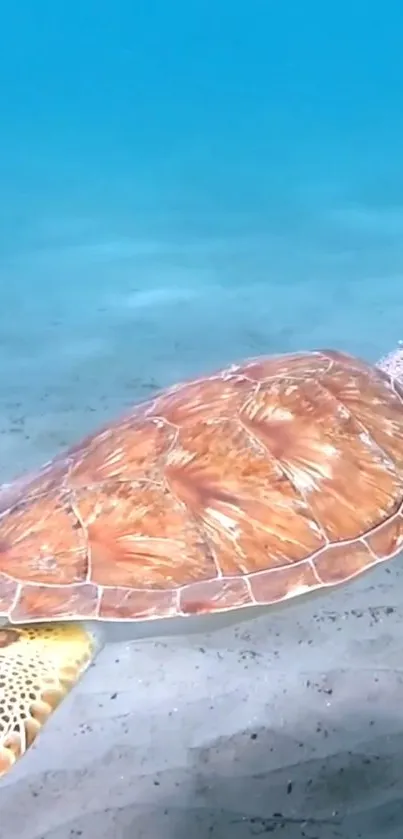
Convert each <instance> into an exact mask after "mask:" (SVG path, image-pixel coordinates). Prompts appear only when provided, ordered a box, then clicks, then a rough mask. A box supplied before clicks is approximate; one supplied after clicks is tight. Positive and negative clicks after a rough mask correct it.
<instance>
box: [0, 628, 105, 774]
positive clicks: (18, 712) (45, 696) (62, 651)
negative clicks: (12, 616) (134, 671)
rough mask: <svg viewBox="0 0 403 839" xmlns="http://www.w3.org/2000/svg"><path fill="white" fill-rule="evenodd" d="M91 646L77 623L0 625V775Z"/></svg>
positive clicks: (86, 660)
mask: <svg viewBox="0 0 403 839" xmlns="http://www.w3.org/2000/svg"><path fill="white" fill-rule="evenodd" d="M95 651H96V645H95V640H94V638H93V637H92V635H91V634H90V633H89V632H87V630H86V629H84V627H83V626H81V625H80V624H75V623H54V624H45V623H39V624H31V625H24V626H9V625H7V626H3V627H0V777H1V776H2V775H5V774H6V773H7V772H8V771H9V770H10V769H11V768H12V766H13V765H14V763H15V762H16V761H17V760H18V758H20V757H22V755H23V754H24V752H26V750H27V749H28V748H29V746H31V745H32V743H33V742H34V740H35V738H36V736H37V735H38V734H39V732H40V730H41V728H42V726H43V725H44V724H45V722H46V721H47V719H48V718H49V717H50V716H51V714H52V713H53V711H54V710H55V709H56V708H57V706H58V705H59V703H60V702H61V701H62V699H64V697H65V696H67V694H68V693H69V692H70V690H71V689H72V688H73V687H74V685H75V684H76V682H77V681H78V680H79V678H80V676H81V675H82V673H83V672H84V671H85V670H86V668H87V667H88V665H89V664H90V663H91V661H92V659H93V657H94V654H95Z"/></svg>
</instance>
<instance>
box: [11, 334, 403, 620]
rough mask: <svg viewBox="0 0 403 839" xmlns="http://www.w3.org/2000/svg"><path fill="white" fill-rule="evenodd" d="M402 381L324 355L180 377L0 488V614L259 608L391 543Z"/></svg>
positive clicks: (399, 491)
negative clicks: (23, 479)
mask: <svg viewBox="0 0 403 839" xmlns="http://www.w3.org/2000/svg"><path fill="white" fill-rule="evenodd" d="M402 403H403V391H401V390H400V388H399V385H398V384H397V383H396V382H392V380H391V379H390V378H389V377H388V376H387V375H386V374H385V373H382V372H381V371H380V370H377V369H375V368H372V367H371V366H369V365H367V364H366V363H364V362H362V361H360V360H358V359H355V358H352V357H350V356H348V355H344V354H343V353H339V352H335V351H331V350H324V351H321V352H308V353H300V354H295V355H283V356H272V357H269V358H258V359H252V360H249V361H247V362H245V363H244V364H242V365H238V366H235V365H234V366H232V367H229V368H227V369H225V370H223V371H221V372H218V373H217V374H215V375H212V376H210V377H206V378H203V379H199V380H195V381H193V382H188V383H185V384H184V385H179V386H178V387H174V388H171V389H169V390H166V391H165V392H163V393H161V394H160V395H158V396H157V397H156V399H155V400H154V401H153V402H147V403H143V404H140V405H138V406H136V407H135V409H134V410H133V412H132V413H131V414H130V416H128V417H125V418H123V419H122V420H121V421H120V422H117V423H115V424H111V425H110V426H109V427H108V428H106V429H104V430H103V431H100V432H99V433H97V434H95V435H93V436H91V437H89V438H87V439H86V440H85V441H83V442H82V443H81V444H80V445H78V446H75V447H74V448H72V449H70V450H69V451H68V452H67V453H65V454H64V455H63V456H59V457H57V458H55V460H53V461H52V462H51V463H50V464H48V465H47V466H45V467H44V468H43V469H42V470H41V471H40V472H39V473H38V474H37V475H36V476H34V477H33V478H32V479H30V480H28V481H26V482H25V483H24V482H23V483H22V484H21V485H19V484H18V483H16V484H15V487H14V489H13V487H11V491H10V492H7V491H5V492H3V493H2V494H0V504H1V509H0V615H2V616H5V617H6V618H8V619H9V621H10V622H11V623H21V622H24V621H35V620H44V619H52V620H60V619H66V618H72V617H79V618H88V619H99V620H140V619H142V620H144V619H152V618H161V617H170V616H175V615H177V616H179V615H190V614H195V613H211V612H216V611H225V610H230V609H239V608H242V607H245V606H253V605H266V604H267V605H269V604H274V603H276V602H279V601H282V600H284V599H286V598H289V597H293V596H296V595H298V594H301V593H302V592H304V591H308V590H313V589H317V588H321V587H325V586H331V585H335V584H337V583H342V582H345V581H347V580H349V579H351V578H353V577H355V576H356V575H357V574H359V573H360V572H362V571H364V570H365V569H368V568H370V567H371V566H373V565H375V564H376V563H379V562H381V561H383V560H386V559H389V558H391V557H393V556H394V555H396V554H398V553H399V552H400V550H401V549H402V544H403V514H402V503H403V404H402Z"/></svg>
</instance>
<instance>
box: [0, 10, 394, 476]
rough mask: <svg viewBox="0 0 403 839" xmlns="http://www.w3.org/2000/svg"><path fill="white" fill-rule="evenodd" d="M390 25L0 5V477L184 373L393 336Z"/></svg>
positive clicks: (366, 351) (361, 18) (372, 348)
mask: <svg viewBox="0 0 403 839" xmlns="http://www.w3.org/2000/svg"><path fill="white" fill-rule="evenodd" d="M399 9H400V6H399V5H398V3H397V2H390V1H389V0H386V2H384V3H383V4H380V3H378V4H375V3H372V4H368V3H367V2H362V0H360V2H357V1H354V0H350V2H348V3H347V2H346V1H345V0H340V2H338V3H337V4H332V5H330V6H329V4H324V3H323V2H310V1H309V0H307V2H305V3H301V2H299V0H294V2H290V0H288V1H287V0H283V2H282V3H274V2H271V1H270V0H265V2H257V0H251V2H249V3H245V2H239V0H234V2H231V3H228V2H220V0H217V2H216V3H214V4H213V3H208V2H207V1H206V0H205V2H200V0H195V1H194V2H189V0H188V2H186V3H185V2H182V0H181V2H172V3H167V2H166V0H155V2H150V0H147V2H140V0H137V2H136V3H134V2H128V0H116V2H114V3H108V4H106V3H104V2H101V3H100V2H96V3H95V2H92V0H91V2H87V0H83V2H80V3H78V2H77V0H70V2H69V3H67V2H64V1H63V2H60V3H57V4H53V8H52V6H51V4H49V3H45V2H43V0H39V1H38V2H36V3H35V4H33V3H31V2H28V0H21V2H20V3H19V4H14V5H13V4H11V5H10V6H7V9H6V10H4V11H3V14H2V25H1V29H0V101H1V131H0V185H1V201H0V301H1V306H0V347H1V353H0V376H1V379H0V381H1V388H0V422H1V426H0V431H1V432H2V433H1V434H0V463H1V469H2V476H4V479H6V478H8V477H9V476H10V475H12V474H14V473H15V472H17V471H19V470H20V469H21V468H25V467H30V466H31V465H33V464H34V463H39V462H40V461H41V460H43V458H44V457H47V456H49V455H50V454H51V453H53V451H55V449H56V448H58V447H60V446H62V445H64V444H65V443H67V442H70V441H71V440H72V439H74V438H75V437H77V436H78V435H80V434H82V433H84V432H85V431H87V430H88V428H91V427H93V426H94V424H96V423H98V422H99V421H102V420H103V419H104V417H105V416H110V415H112V414H113V413H115V412H116V411H118V410H120V408H121V407H122V406H123V405H126V404H128V403H129V402H131V401H132V400H133V399H136V398H138V397H139V396H141V395H142V394H145V393H147V392H149V390H150V389H152V388H154V387H158V386H161V385H165V384H167V383H170V382H173V381H176V380H177V379H180V378H182V377H184V376H188V375H191V374H192V373H193V372H198V371H200V370H204V369H210V368H212V367H215V366H216V365H220V364H222V363H224V362H226V361H228V360H231V359H234V358H239V357H242V356H243V355H245V354H256V353H260V352H272V351H281V350H289V349H301V348H303V347H313V346H320V345H334V346H340V347H343V348H346V349H349V350H352V351H354V352H358V353H360V354H362V355H364V356H365V357H368V358H370V359H376V358H377V357H378V356H379V355H380V354H382V353H383V352H385V351H387V350H388V349H389V348H390V347H391V346H392V345H393V344H395V343H396V341H397V340H398V339H400V338H403V283H402V275H403V235H402V234H403V211H402V206H403V200H402V195H403V156H402V151H401V150H402V147H403V146H402V135H403V108H402V99H403V62H402V60H401V43H402V37H401V33H402V27H403V14H402V12H401V11H400V10H399Z"/></svg>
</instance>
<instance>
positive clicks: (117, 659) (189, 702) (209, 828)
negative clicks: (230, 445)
mask: <svg viewBox="0 0 403 839" xmlns="http://www.w3.org/2000/svg"><path fill="white" fill-rule="evenodd" d="M316 199H317V196H315V200H316ZM313 204H314V202H312V205H311V206H310V210H309V212H308V210H307V207H306V206H305V205H304V207H303V208H302V210H301V211H300V212H299V213H296V214H294V216H293V217H290V218H289V217H287V214H286V213H284V216H283V217H281V218H280V219H279V217H278V216H277V215H276V214H275V213H274V214H273V215H272V216H271V218H270V219H266V222H265V223H264V224H263V222H262V218H261V217H260V216H259V214H256V216H254V217H252V216H251V217H250V218H249V220H248V218H247V214H246V216H245V218H241V217H240V216H238V217H235V216H234V217H232V218H231V217H229V216H226V217H225V219H223V218H219V217H217V218H215V217H214V216H213V215H210V216H208V214H207V215H206V219H205V220H206V224H205V225H204V226H203V224H195V225H194V227H193V229H187V230H185V231H183V230H182V232H180V226H181V225H180V224H178V226H177V228H176V229H175V230H172V229H169V230H168V229H164V225H163V224H161V225H160V226H159V227H158V225H156V224H155V223H154V226H153V224H152V223H151V222H150V223H149V224H148V226H147V224H145V223H144V219H143V220H142V221H141V223H140V220H137V221H135V222H133V221H132V222H131V223H128V222H127V220H126V221H124V220H122V219H118V220H116V219H115V222H113V221H111V220H110V219H106V220H99V219H98V218H97V216H96V215H95V214H94V215H91V214H88V215H84V216H83V218H81V219H79V218H77V217H76V216H74V217H72V216H71V214H69V213H68V212H67V211H66V213H65V214H64V215H63V213H60V212H56V211H54V210H53V209H52V208H51V207H50V208H48V210H47V212H43V214H42V215H41V214H39V216H38V218H36V222H35V226H34V230H33V232H31V233H30V235H28V234H26V235H24V236H23V235H22V234H21V235H20V238H19V239H18V241H14V240H13V237H12V236H11V235H10V237H9V238H8V240H7V241H3V242H2V243H1V247H0V257H1V258H0V284H1V297H2V305H1V307H0V381H1V387H0V463H1V481H2V482H7V481H11V480H12V479H13V478H14V477H15V476H16V475H19V474H21V472H24V471H25V470H30V469H34V468H35V467H37V466H38V465H39V464H41V463H43V462H44V461H46V460H48V459H49V458H51V457H52V456H53V455H54V454H55V453H56V452H57V451H59V450H60V449H61V448H63V447H64V446H66V445H68V444H70V443H72V442H74V441H76V440H77V439H78V438H80V437H81V436H83V435H84V434H86V433H87V432H88V431H90V430H92V429H94V428H95V427H96V426H98V425H100V424H102V423H104V422H105V421H106V420H108V419H109V418H110V417H112V416H115V415H116V414H118V413H119V412H120V411H122V410H125V409H126V408H127V407H128V406H129V405H131V404H132V403H133V401H135V400H137V399H141V398H144V397H148V396H149V395H151V394H153V393H155V391H156V390H157V389H159V388H160V387H163V386H165V385H168V384H172V383H174V382H177V381H180V380H182V379H184V378H186V377H188V376H192V375H193V374H195V373H198V372H202V371H206V370H213V369H214V368H215V367H217V366H221V365H222V364H224V363H226V362H228V361H231V360H237V359H240V358H243V357H244V356H249V355H256V354H259V353H271V352H283V351H290V350H298V349H302V348H313V347H321V346H325V347H331V346H335V347H339V348H341V349H345V350H349V351H352V352H355V353H357V354H359V355H362V356H364V357H365V358H367V359H369V360H371V361H376V360H377V359H378V358H379V357H380V356H382V355H384V354H385V353H387V352H388V351H389V350H390V349H392V348H393V347H394V346H395V345H396V344H397V342H398V341H399V340H400V339H402V338H403V294H402V288H403V244H402V243H403V236H402V234H403V214H402V213H401V212H399V211H397V210H393V211H392V210H387V209H385V208H383V209H381V210H379V211H375V210H374V209H373V208H368V207H366V206H361V205H360V204H359V202H358V203H357V202H356V203H355V204H354V202H352V203H351V204H349V205H348V206H346V207H344V209H343V206H340V207H339V206H338V205H335V206H333V205H331V206H330V205H328V204H326V202H325V205H324V206H321V207H320V208H319V209H317V210H315V211H314V210H313ZM207 219H208V224H207ZM154 221H155V220H154ZM224 222H225V223H224ZM157 228H158V229H157ZM115 230H116V232H114V231H115ZM402 635H403V567H402V562H401V560H400V559H398V560H396V561H395V562H393V563H391V564H390V565H389V566H387V567H383V568H380V569H377V570H376V571H374V572H373V573H371V574H368V575H367V576H365V577H364V578H363V579H361V580H359V581H357V582H355V583H354V584H352V585H351V586H349V587H346V588H344V589H340V590H338V591H337V592H335V593H333V594H331V595H329V596H328V597H323V598H317V597H316V598H314V599H313V600H310V601H307V602H301V603H298V604H295V607H293V608H290V609H286V610H282V611H279V612H273V613H270V614H268V615H266V616H263V617H260V618H258V619H257V620H255V621H252V622H250V623H243V624H239V625H236V626H234V627H227V628H223V629H220V630H218V631H217V632H216V633H215V634H213V635H210V636H209V635H206V634H203V635H201V634H200V635H199V634H195V635H192V636H190V637H188V638H186V637H185V638H183V637H181V636H174V637H171V638H160V639H158V640H152V639H150V638H147V639H145V640H141V641H140V640H139V641H133V642H131V643H127V642H126V641H123V640H120V641H119V642H117V643H114V644H111V645H108V646H107V647H106V648H105V649H103V650H102V652H101V654H100V655H99V657H98V659H97V660H96V662H95V665H94V666H93V667H92V668H91V669H90V670H89V671H88V673H87V674H86V676H85V677H84V679H83V680H82V682H81V683H80V684H79V685H78V687H77V689H76V690H74V691H73V693H72V694H71V695H70V697H69V698H68V699H67V700H66V701H65V702H64V703H63V705H62V706H61V707H60V709H58V711H57V712H56V714H55V715H54V716H53V718H52V719H51V721H50V722H49V723H48V724H47V725H46V727H45V729H44V731H43V733H42V734H41V736H40V737H39V738H38V741H37V744H36V745H35V746H34V747H33V748H32V749H31V750H30V752H29V753H28V754H27V755H26V757H25V758H24V759H23V760H22V761H21V763H20V764H18V765H17V766H16V767H15V769H14V770H13V772H12V773H11V774H10V775H9V776H7V777H6V778H5V779H4V780H3V781H2V782H1V784H0V813H1V818H0V839H14V837H15V839H39V838H40V839H71V837H72V836H78V835H82V836H83V837H85V839H93V837H97V839H110V837H111V836H113V837H114V839H128V837H129V836H130V837H132V836H136V837H138V839H140V837H141V839H189V836H192V837H194V839H205V837H206V836H217V837H219V839H249V837H252V836H259V835H265V834H266V833H273V834H274V833H275V832H276V829H279V830H280V826H281V828H282V829H281V836H282V839H297V838H298V839H300V837H301V835H305V836H307V837H312V839H313V837H320V839H336V837H337V839H340V837H346V839H358V838H359V837H361V836H365V837H366V839H378V837H379V836H382V837H385V839H386V837H388V839H400V836H401V826H402V823H403V798H402V794H401V778H402V775H403V723H402V713H401V704H402V702H401V698H402V690H403V685H402Z"/></svg>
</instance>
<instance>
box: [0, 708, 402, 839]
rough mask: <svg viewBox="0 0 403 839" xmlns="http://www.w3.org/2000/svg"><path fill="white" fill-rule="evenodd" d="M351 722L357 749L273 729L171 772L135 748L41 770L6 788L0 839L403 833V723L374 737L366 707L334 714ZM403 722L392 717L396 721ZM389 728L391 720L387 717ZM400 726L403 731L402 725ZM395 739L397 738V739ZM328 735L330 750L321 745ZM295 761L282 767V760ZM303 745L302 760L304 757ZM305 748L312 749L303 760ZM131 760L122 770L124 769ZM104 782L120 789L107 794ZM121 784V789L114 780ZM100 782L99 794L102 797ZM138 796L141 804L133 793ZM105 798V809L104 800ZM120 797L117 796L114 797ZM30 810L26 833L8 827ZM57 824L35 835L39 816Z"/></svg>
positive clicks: (203, 753)
mask: <svg viewBox="0 0 403 839" xmlns="http://www.w3.org/2000/svg"><path fill="white" fill-rule="evenodd" d="M343 722H344V723H347V725H348V728H349V729H351V728H354V730H355V736H356V738H357V739H359V740H360V741H361V742H360V746H359V747H358V746H357V745H355V746H354V747H353V748H352V749H348V748H347V744H346V743H344V744H343V747H342V748H340V750H339V751H337V752H336V753H332V750H333V749H334V748H336V744H335V743H334V742H332V741H333V740H334V736H333V738H332V736H331V735H328V736H326V734H325V729H324V730H321V731H316V732H311V736H310V735H309V734H307V735H306V738H305V737H304V740H303V741H300V742H297V741H296V740H295V739H294V738H290V737H289V736H288V735H286V734H280V733H279V732H278V731H276V730H273V729H267V728H262V729H259V730H253V731H245V732H240V733H239V734H237V735H234V736H232V737H229V738H218V739H217V740H215V741H213V742H212V743H210V744H209V745H208V746H206V747H204V748H202V749H195V750H194V751H193V752H192V755H191V760H190V763H189V766H188V767H187V768H186V769H166V770H163V771H161V772H158V773H156V774H153V775H152V776H150V775H149V774H144V775H142V774H141V772H139V768H138V767H137V766H136V749H135V748H134V747H130V748H129V747H127V746H126V748H124V747H122V748H121V749H116V748H115V749H113V750H111V751H110V752H109V753H107V754H105V756H104V760H103V761H102V763H101V764H99V763H97V764H93V765H89V766H87V767H86V769H85V771H84V772H77V773H71V772H59V773H55V774H53V773H46V774H44V775H43V776H42V778H40V779H39V778H37V779H36V781H35V782H33V783H31V784H30V785H28V786H26V787H25V789H23V788H21V789H18V788H17V789H16V790H15V791H9V795H8V796H7V800H4V803H3V799H4V793H3V795H1V794H0V802H1V807H2V811H3V818H2V821H3V825H5V823H6V822H7V831H5V832H4V833H3V831H2V829H1V828H0V835H1V836H2V837H3V836H4V837H5V836H7V837H10V839H12V837H13V836H15V837H17V836H23V837H24V839H25V837H32V839H34V838H35V839H39V837H40V839H76V838H77V837H83V839H86V837H88V839H92V837H97V839H104V837H105V839H106V837H110V836H113V837H114V839H132V837H136V839H160V837H161V839H162V837H164V839H189V837H190V836H191V837H192V839H207V837H217V839H251V837H258V836H266V835H267V836H269V835H270V836H273V837H277V836H279V837H281V838H282V839H301V837H303V839H344V838H345V839H347V838H348V839H361V837H365V839H376V837H378V836H379V837H388V839H392V837H393V839H398V837H400V835H401V825H402V819H403V796H402V794H401V778H402V774H403V730H402V733H401V734H400V735H395V736H394V737H393V738H385V736H382V734H378V735H375V736H373V737H372V738H371V736H370V734H371V732H372V731H374V730H378V731H379V732H381V731H382V730H383V728H384V727H385V721H383V720H382V719H381V718H379V719H372V718H371V719H369V718H368V717H367V716H366V715H365V714H364V716H363V715H356V716H355V718H354V719H353V717H352V718H351V719H350V720H346V719H344V720H338V721H337V723H336V721H334V723H335V725H337V728H340V729H341V727H342V724H343ZM396 724H397V721H396ZM386 727H387V728H388V729H390V720H388V721H387V726H386ZM402 728H403V727H402ZM391 740H393V742H391ZM324 741H327V744H329V743H330V749H329V747H327V748H325V749H323V744H324ZM285 752H286V753H287V754H288V756H289V759H290V758H291V760H292V759H294V762H293V763H292V764H291V765H290V764H289V763H288V765H286V766H283V767H278V765H277V764H278V757H279V756H280V755H281V754H284V753H285ZM301 752H303V753H305V755H306V756H305V757H304V758H303V759H302V760H301ZM308 754H310V756H308ZM123 765H124V766H125V769H124V771H125V776H124V777H122V775H121V771H122V769H123ZM108 775H109V779H110V782H109V786H110V787H113V791H109V790H108V780H107V777H108ZM117 780H119V783H120V792H118V789H117V784H116V781H117ZM97 789H98V793H97ZM78 796H79V797H80V798H82V799H83V800H85V799H86V798H89V799H92V801H93V807H91V812H86V813H85V814H82V815H77V809H79V808H77V804H76V806H75V807H74V803H73V806H71V805H70V804H69V802H74V799H77V797H78ZM134 797H136V798H137V799H138V800H137V802H136V803H132V801H131V799H133V798H134ZM108 798H109V802H110V804H109V805H108ZM119 799H120V803H119ZM13 811H14V822H15V814H16V813H17V814H19V815H17V823H18V821H19V820H20V818H21V812H25V820H26V823H28V822H29V824H30V825H31V827H30V828H29V831H27V829H26V828H25V829H23V832H22V833H20V832H19V830H15V832H14V833H13V832H12V831H10V828H9V827H8V818H11V814H12V812H13ZM44 812H46V813H47V818H48V819H49V821H50V822H53V823H54V825H55V826H54V827H53V828H51V829H49V830H45V831H43V830H42V829H41V831H40V832H38V831H37V830H36V829H35V825H36V824H41V825H43V824H44V818H43V814H44Z"/></svg>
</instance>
